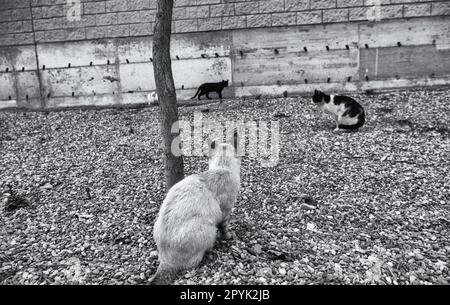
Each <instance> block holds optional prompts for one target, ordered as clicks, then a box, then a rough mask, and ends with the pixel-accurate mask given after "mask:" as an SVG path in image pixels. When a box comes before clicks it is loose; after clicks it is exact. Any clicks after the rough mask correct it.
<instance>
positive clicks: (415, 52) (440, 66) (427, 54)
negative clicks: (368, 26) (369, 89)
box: [360, 45, 450, 80]
mask: <svg viewBox="0 0 450 305" xmlns="http://www.w3.org/2000/svg"><path fill="white" fill-rule="evenodd" d="M365 75H367V76H368V77H369V79H370V80H377V79H388V78H396V77H397V76H398V78H402V79H410V78H421V77H430V76H431V75H433V77H440V76H450V49H445V50H437V49H436V46H433V45H428V46H403V47H387V48H376V49H361V55H360V76H361V78H362V79H364V77H365Z"/></svg>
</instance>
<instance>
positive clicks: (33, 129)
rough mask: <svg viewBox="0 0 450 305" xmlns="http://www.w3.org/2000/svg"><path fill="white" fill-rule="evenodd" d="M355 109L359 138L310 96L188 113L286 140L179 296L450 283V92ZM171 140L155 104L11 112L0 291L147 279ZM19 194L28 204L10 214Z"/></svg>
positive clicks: (3, 179) (2, 195)
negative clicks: (268, 129)
mask: <svg viewBox="0 0 450 305" xmlns="http://www.w3.org/2000/svg"><path fill="white" fill-rule="evenodd" d="M356 97H357V98H358V99H359V100H360V102H361V104H363V106H364V107H365V108H366V111H367V114H368V115H367V121H366V125H365V126H364V127H363V128H362V129H361V130H360V131H359V132H356V133H355V132H342V133H335V132H333V131H332V129H333V128H334V122H333V120H332V119H330V118H329V117H327V116H326V115H324V114H321V113H320V112H319V111H318V110H317V108H315V106H314V105H313V103H312V101H310V99H306V98H279V99H260V100H255V99H250V100H245V101H243V100H240V101H239V100H233V101H226V102H224V103H223V104H222V105H219V104H217V103H216V104H210V105H207V106H205V105H204V106H196V107H182V108H180V114H181V116H182V118H184V119H192V117H193V112H194V111H199V110H200V109H205V107H207V108H209V112H205V113H203V116H204V117H205V118H217V119H218V120H219V121H222V120H223V121H225V120H234V121H236V120H238V119H240V120H243V121H249V120H254V121H260V120H264V121H271V120H279V121H280V131H281V133H282V134H281V151H280V161H279V163H278V165H277V166H275V167H272V168H265V167H261V166H260V165H259V163H258V162H257V161H256V160H250V159H249V158H248V157H246V158H244V159H243V162H242V171H241V172H242V189H241V193H240V196H239V198H238V202H237V204H236V207H235V210H234V212H233V218H232V222H231V226H232V228H233V229H234V230H235V233H236V237H235V239H234V240H231V241H227V242H223V241H219V242H217V245H216V247H215V248H214V251H212V252H211V253H210V254H208V255H207V257H206V258H205V260H204V262H203V263H202V265H201V266H200V267H199V268H197V269H196V270H192V271H190V272H187V273H185V274H183V275H181V276H180V278H179V279H178V280H177V283H178V284H186V283H187V284H255V283H256V284H323V283H325V284H344V283H381V284H383V283H386V284H391V283H393V284H410V283H413V284H428V283H431V284H449V283H450V272H449V267H450V266H449V262H450V259H449V258H450V241H449V233H450V215H449V208H450V205H449V203H450V179H449V170H450V138H449V136H450V126H449V121H450V89H447V90H434V91H423V90H418V91H409V92H396V93H384V94H380V95H364V94H362V95H357V96H356ZM277 113H279V114H285V115H286V116H287V117H283V118H274V115H275V114H277ZM160 142H161V141H160V139H159V126H158V114H157V108H155V107H151V108H143V109H126V110H120V109H108V110H83V111H80V110H71V111H61V112H50V113H33V112H0V199H1V202H2V203H1V207H0V208H1V211H0V224H1V225H0V283H1V284H41V283H44V284H51V283H57V284H61V283H63V284H70V283H81V284H83V283H88V284H123V283H125V284H136V283H139V284H141V283H147V282H148V280H149V278H150V276H151V275H152V273H153V272H154V270H155V268H156V265H157V253H156V251H155V250H156V249H155V244H154V241H153V238H152V228H153V222H154V220H155V216H156V213H157V211H158V207H159V204H160V203H161V201H162V199H163V197H164V183H163V173H162V160H161V158H160V148H159V144H160ZM206 163H207V160H206V158H200V157H188V158H185V169H186V174H190V173H194V172H198V171H200V170H204V169H205V168H206V166H207V164H206ZM8 185H11V187H12V190H13V193H15V194H16V195H17V196H19V197H21V198H23V199H24V200H26V201H27V202H28V203H29V206H26V207H23V208H19V209H15V210H13V211H11V212H8V211H6V210H5V209H6V208H8V207H10V206H9V203H10V202H11V196H8V194H9V193H10V192H9V190H8Z"/></svg>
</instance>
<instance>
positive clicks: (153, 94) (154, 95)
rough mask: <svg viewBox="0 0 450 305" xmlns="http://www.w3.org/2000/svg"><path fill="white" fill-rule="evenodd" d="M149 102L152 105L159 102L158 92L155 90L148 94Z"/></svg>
mask: <svg viewBox="0 0 450 305" xmlns="http://www.w3.org/2000/svg"><path fill="white" fill-rule="evenodd" d="M147 100H148V104H149V105H152V104H154V103H157V102H158V94H157V93H156V92H155V91H153V92H151V93H149V94H148V95H147Z"/></svg>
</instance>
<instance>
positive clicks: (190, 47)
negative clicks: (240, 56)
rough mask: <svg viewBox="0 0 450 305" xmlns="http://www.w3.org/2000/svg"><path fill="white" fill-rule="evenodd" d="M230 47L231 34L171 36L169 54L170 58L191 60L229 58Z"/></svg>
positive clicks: (207, 33) (205, 33) (211, 33)
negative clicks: (205, 56)
mask: <svg viewBox="0 0 450 305" xmlns="http://www.w3.org/2000/svg"><path fill="white" fill-rule="evenodd" d="M231 45H232V33H231V32H203V33H201V34H195V33H186V34H175V35H173V36H172V41H171V45H170V53H171V56H172V58H175V57H176V56H178V57H179V58H182V59H183V58H185V59H193V58H202V54H205V55H207V56H208V57H215V56H216V53H217V55H219V56H229V55H230V52H231Z"/></svg>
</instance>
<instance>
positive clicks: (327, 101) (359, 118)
mask: <svg viewBox="0 0 450 305" xmlns="http://www.w3.org/2000/svg"><path fill="white" fill-rule="evenodd" d="M313 101H314V103H316V104H317V105H318V106H319V107H320V109H322V110H323V111H324V112H325V113H329V114H331V115H333V116H334V120H335V121H336V128H335V129H334V130H335V131H338V130H339V129H358V128H360V127H361V126H363V125H364V122H365V119H366V114H365V112H364V108H363V107H362V106H361V105H360V104H359V103H358V102H357V101H355V100H354V99H353V98H351V97H348V96H344V95H327V94H325V93H323V92H321V91H319V90H315V91H314V95H313Z"/></svg>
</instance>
